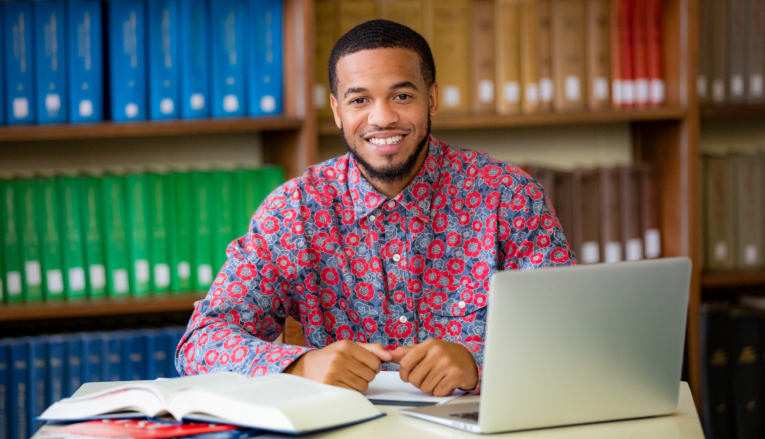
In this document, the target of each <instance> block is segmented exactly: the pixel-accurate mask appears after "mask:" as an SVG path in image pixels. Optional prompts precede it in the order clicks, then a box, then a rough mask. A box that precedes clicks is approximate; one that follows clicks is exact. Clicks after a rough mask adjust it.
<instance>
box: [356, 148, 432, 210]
mask: <svg viewBox="0 0 765 439" xmlns="http://www.w3.org/2000/svg"><path fill="white" fill-rule="evenodd" d="M428 142H430V140H429V139H428ZM429 149H430V148H429V146H428V144H426V145H425V147H424V148H422V151H420V156H419V157H417V164H416V165H415V166H414V168H413V169H412V172H411V173H410V175H408V176H407V177H405V178H402V179H401V180H397V181H393V182H383V181H379V180H375V179H372V178H370V177H369V175H367V172H366V171H365V169H364V167H363V166H359V172H361V175H363V176H364V179H366V180H367V181H368V182H369V184H371V185H372V187H373V188H375V190H376V191H377V192H379V193H381V194H383V195H385V196H386V197H388V198H393V197H395V196H396V195H398V194H400V193H401V191H403V190H404V188H405V187H407V186H409V183H411V182H412V180H414V177H415V176H416V175H417V173H418V172H420V168H421V167H422V164H423V163H425V157H427V156H428V150H429Z"/></svg>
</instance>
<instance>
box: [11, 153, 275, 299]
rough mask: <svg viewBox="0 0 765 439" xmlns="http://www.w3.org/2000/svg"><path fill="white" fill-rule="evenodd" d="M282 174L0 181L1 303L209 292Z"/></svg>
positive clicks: (218, 173)
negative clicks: (229, 253)
mask: <svg viewBox="0 0 765 439" xmlns="http://www.w3.org/2000/svg"><path fill="white" fill-rule="evenodd" d="M283 180H284V173H283V171H282V169H281V168H277V167H262V168H252V169H236V170H213V171H194V172H172V173H144V172H139V173H130V174H125V175H116V174H105V175H101V176H57V177H47V178H45V177H44V178H20V179H13V180H0V194H2V195H1V196H2V200H0V201H2V202H0V226H2V227H1V228H0V293H2V300H0V303H33V302H40V301H60V300H70V301H73V300H81V299H85V298H99V297H124V296H126V295H133V296H146V295H149V294H154V295H161V294H169V293H172V294H181V293H187V292H196V291H206V290H207V289H208V288H209V287H210V284H211V283H212V281H213V276H214V275H215V270H217V269H218V268H220V267H221V266H223V264H224V262H225V258H226V252H225V249H226V246H227V245H228V244H229V243H230V242H231V241H232V240H234V239H236V238H237V237H239V236H241V235H243V234H244V232H245V231H246V230H247V227H248V224H249V220H250V218H251V216H252V215H253V213H254V212H255V210H256V209H257V208H258V206H260V203H261V202H262V201H263V199H265V197H266V196H267V195H268V194H269V193H270V192H271V190H273V189H275V188H276V187H277V186H278V185H279V184H281V183H282V182H283ZM3 286H4V288H3Z"/></svg>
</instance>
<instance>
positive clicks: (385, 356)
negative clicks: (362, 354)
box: [359, 343, 393, 361]
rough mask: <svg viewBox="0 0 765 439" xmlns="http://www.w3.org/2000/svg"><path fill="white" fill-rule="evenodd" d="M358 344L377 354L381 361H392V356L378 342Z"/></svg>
mask: <svg viewBox="0 0 765 439" xmlns="http://www.w3.org/2000/svg"><path fill="white" fill-rule="evenodd" d="M359 346H361V347H362V348H364V349H366V350H368V351H369V352H371V353H373V354H375V355H377V358H379V359H380V360H381V361H393V356H392V355H391V354H390V352H388V351H386V350H385V348H384V347H383V346H382V345H381V344H380V343H359Z"/></svg>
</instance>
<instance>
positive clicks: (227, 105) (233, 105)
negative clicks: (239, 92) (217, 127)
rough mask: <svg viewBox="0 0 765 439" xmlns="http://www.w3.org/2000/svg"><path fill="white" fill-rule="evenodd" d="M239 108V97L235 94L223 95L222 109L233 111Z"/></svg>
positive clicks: (228, 111)
mask: <svg viewBox="0 0 765 439" xmlns="http://www.w3.org/2000/svg"><path fill="white" fill-rule="evenodd" d="M238 109H239V98H238V97H236V95H226V96H223V111H225V112H226V113H233V112H234V111H237V110H238Z"/></svg>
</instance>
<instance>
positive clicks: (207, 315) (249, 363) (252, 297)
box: [175, 188, 309, 376]
mask: <svg viewBox="0 0 765 439" xmlns="http://www.w3.org/2000/svg"><path fill="white" fill-rule="evenodd" d="M288 204H297V203H292V202H291V197H290V196H289V194H286V193H285V191H284V190H283V189H282V188H280V189H277V190H276V191H275V192H274V193H272V194H271V195H269V197H267V198H266V200H265V201H264V202H263V204H262V205H261V206H260V208H259V209H258V211H257V212H256V213H255V215H254V216H253V218H252V221H251V223H250V230H249V232H248V233H247V234H246V235H245V236H243V237H241V238H238V239H236V240H234V241H232V242H231V243H230V244H229V245H228V247H227V248H226V263H225V264H224V265H223V268H221V270H220V272H219V273H218V275H217V276H216V277H215V280H214V281H213V284H212V286H211V287H210V290H209V291H208V293H207V297H205V298H204V299H203V300H200V301H198V302H196V303H195V304H194V312H193V314H192V316H191V319H190V320H189V324H188V327H187V329H186V333H185V334H184V336H183V337H182V339H181V341H180V343H179V345H178V347H177V349H176V354H175V366H176V369H177V370H178V372H179V373H180V375H181V376H183V375H195V374H200V373H211V372H223V371H228V372H237V373H241V374H243V375H246V376H257V375H266V374H272V373H280V372H282V371H284V369H285V368H287V366H289V365H290V364H292V362H294V361H295V360H296V359H297V358H299V357H300V356H301V355H303V354H304V353H305V352H307V351H308V350H309V348H304V347H300V346H293V345H287V344H282V343H275V342H274V340H276V338H277V337H278V336H279V334H281V333H282V330H283V328H284V321H285V318H286V317H287V316H288V315H294V316H297V315H298V313H297V312H296V308H297V307H296V305H295V304H294V303H293V301H292V300H291V298H290V295H289V293H290V291H291V290H292V286H293V285H292V280H293V279H294V275H295V269H294V264H293V263H292V262H291V261H287V260H285V261H281V260H274V258H273V255H272V253H271V251H269V248H273V247H274V246H277V245H284V244H285V243H288V242H292V239H293V236H292V234H291V233H290V230H291V229H290V226H292V225H294V223H295V222H298V221H299V217H298V215H293V216H290V211H292V212H299V208H298V209H297V210H295V209H290V208H291V207H295V206H290V205H288ZM290 219H291V220H292V221H290ZM280 259H281V258H280ZM291 264H292V265H291Z"/></svg>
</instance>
